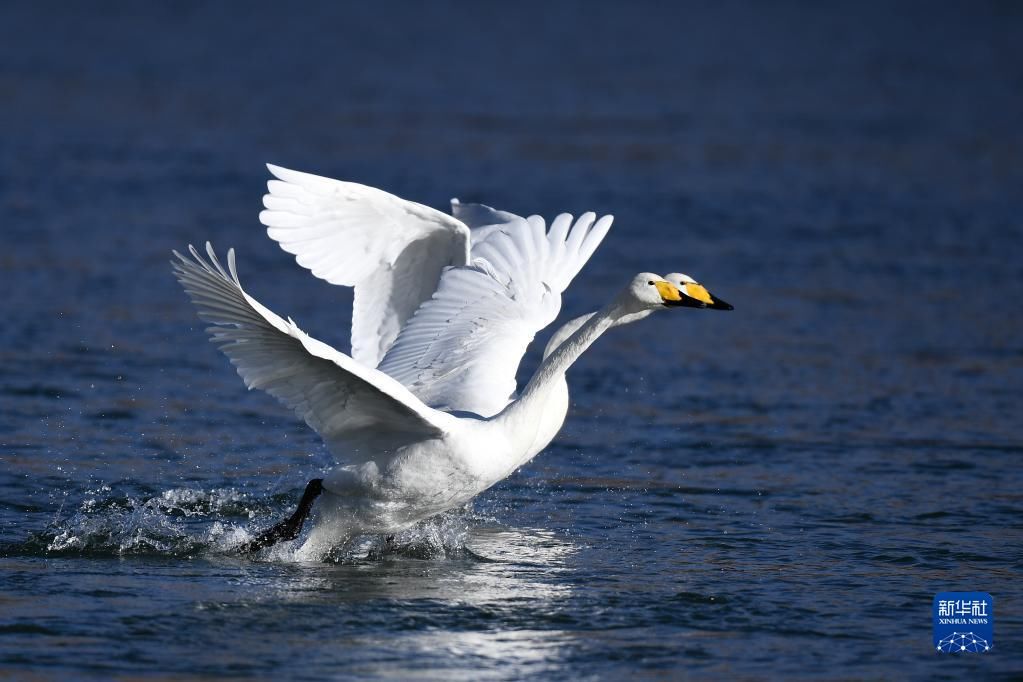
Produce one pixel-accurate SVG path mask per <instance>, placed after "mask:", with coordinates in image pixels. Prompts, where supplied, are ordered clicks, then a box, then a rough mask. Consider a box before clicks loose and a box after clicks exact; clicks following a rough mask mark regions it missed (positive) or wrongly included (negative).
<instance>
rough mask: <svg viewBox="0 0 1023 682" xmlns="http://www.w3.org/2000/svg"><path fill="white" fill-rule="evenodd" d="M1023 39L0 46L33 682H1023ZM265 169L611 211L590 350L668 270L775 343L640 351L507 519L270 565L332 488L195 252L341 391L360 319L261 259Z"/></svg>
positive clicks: (10, 589) (600, 379)
mask: <svg viewBox="0 0 1023 682" xmlns="http://www.w3.org/2000/svg"><path fill="white" fill-rule="evenodd" d="M1021 34H1023V14H1021V12H1020V9H1019V7H1018V6H1017V5H1015V4H1013V3H993V4H981V3H963V4H962V5H961V6H959V7H958V8H956V7H954V6H942V7H938V6H935V5H931V4H897V5H893V4H890V3H885V4H878V5H868V6H861V5H860V4H855V5H852V4H850V5H846V6H845V8H844V9H841V10H837V9H836V8H831V9H827V8H824V7H823V6H819V5H817V4H816V3H807V4H775V3H771V5H770V7H769V6H768V5H766V4H761V3H748V4H747V3H742V2H739V3H727V4H722V5H720V6H713V7H712V6H711V5H707V4H700V5H693V6H685V5H675V4H670V5H669V4H661V5H653V4H651V5H633V4H626V3H620V4H617V5H612V4H557V5H553V6H552V5H549V4H546V3H543V4H541V3H535V4H534V3H519V4H516V5H515V7H507V8H505V9H504V10H502V11H501V12H500V13H494V12H492V11H491V10H487V9H485V5H481V6H474V5H470V4H454V5H446V4H424V5H422V6H420V5H405V4H384V5H379V6H377V7H376V8H375V9H368V8H365V7H357V6H346V5H343V4H341V3H331V4H324V5H323V6H319V7H307V8H304V9H300V8H298V7H284V6H274V7H272V8H267V9H265V10H263V9H258V8H253V7H251V6H250V5H248V4H246V5H242V4H229V3H217V4H213V5H206V4H201V3H174V4H171V5H167V6H162V7H160V6H147V7H146V8H145V9H143V8H141V7H139V6H135V5H130V4H124V5H117V4H103V5H101V6H91V7H89V8H87V7H86V6H85V5H82V6H80V7H77V8H75V7H68V8H58V7H57V6H56V5H54V6H51V7H50V8H49V10H46V9H39V7H38V6H37V5H35V4H28V3H25V4H19V3H5V4H4V5H3V7H2V9H0V102H2V104H0V123H2V128H3V134H2V139H0V219H2V227H0V234H2V235H3V243H4V248H3V252H2V254H0V277H2V284H3V287H2V288H3V292H4V293H3V296H2V299H0V300H2V302H0V306H2V309H0V312H2V318H3V324H2V325H0V353H2V355H0V359H2V363H0V676H5V675H13V676H17V677H26V678H27V677H29V676H32V675H35V676H40V677H44V678H57V677H61V678H69V679H70V678H75V679H81V678H87V677H92V678H102V679H108V678H112V677H137V676H143V677H154V678H172V679H181V678H192V677H195V678H199V677H211V676H240V677H252V678H271V677H273V678H294V679H321V678H345V677H361V678H395V679H413V678H416V679H438V680H453V679H466V680H470V679H471V680H478V679H522V678H536V679H545V680H548V679H579V678H584V679H620V678H622V677H623V676H625V675H627V674H633V673H634V672H639V673H640V674H641V676H643V677H649V678H655V679H658V678H675V677H686V676H693V677H713V678H718V679H724V678H739V679H742V678H762V677H786V678H789V677H809V678H840V679H847V678H889V679H893V678H900V677H906V676H908V677H917V678H940V677H948V678H958V677H962V676H965V675H973V676H979V677H1006V678H1007V677H1012V676H1014V675H1018V674H1021V673H1023V654H1021V647H1023V617H1021V615H1020V614H1021V603H1023V581H1021V578H1023V571H1021V569H1023V561H1021V545H1023V543H1021V540H1023V533H1021V530H1023V521H1021V519H1023V492H1021V491H1023V472H1021V464H1020V461H1021V460H1020V458H1021V455H1023V427H1021V424H1023V421H1021V417H1020V415H1021V410H1020V407H1021V400H1020V399H1021V396H1023V320H1021V314H1020V304H1019V301H1020V300H1021V299H1023V260H1021V259H1020V253H1021V246H1023V219H1021V216H1023V192H1021V188H1023V162H1021V159H1023V136H1021V132H1020V130H1021V123H1023V51H1021V48H1020V45H1021V43H1020V40H1019V36H1020V35H1021ZM265 161H273V162H275V163H280V164H283V165H287V166H292V167H297V168H303V169H307V170H311V171H314V172H320V173H323V174H327V175H333V176H337V177H344V178H348V179H353V180H358V181H361V182H365V183H367V184H371V185H375V186H380V187H383V188H385V189H387V190H389V191H392V192H395V193H397V194H400V195H402V196H405V197H408V198H412V199H415V200H418V201H421V202H424V203H427V204H430V205H433V206H437V207H442V206H444V205H445V203H446V201H447V199H448V198H449V197H451V196H452V195H457V196H460V197H461V198H462V199H463V200H478V201H485V202H487V203H490V204H493V205H495V206H498V207H503V208H507V209H509V210H512V211H515V212H518V213H523V214H526V213H540V214H542V215H545V216H547V217H553V215H555V214H556V213H557V212H559V211H572V212H575V213H579V212H581V211H584V210H590V209H592V210H595V211H600V212H610V213H614V214H615V215H616V223H615V226H614V228H612V231H611V233H610V235H609V237H608V239H607V240H606V241H605V242H604V245H603V246H602V248H601V249H600V251H599V252H598V253H597V255H596V256H595V258H594V259H593V261H592V262H591V263H590V264H589V266H588V267H587V268H586V269H585V270H584V271H583V274H582V275H581V276H580V277H579V278H578V279H577V280H576V282H575V283H574V285H573V287H572V288H571V289H570V291H569V293H568V295H567V297H566V299H565V308H564V315H565V316H566V317H568V316H572V315H576V314H580V313H582V312H586V311H588V310H592V309H594V308H596V307H598V306H600V305H602V304H603V303H604V302H605V301H607V300H608V299H609V298H610V297H611V296H612V295H613V294H614V293H615V292H616V290H617V289H618V288H619V287H621V286H622V285H623V284H624V283H625V282H626V281H627V280H628V278H629V277H630V276H631V275H632V274H633V273H634V272H637V271H642V270H652V271H659V272H670V271H678V270H681V271H683V272H689V273H691V274H693V275H695V276H697V277H698V278H700V279H701V280H702V281H704V282H705V283H706V284H707V285H708V286H709V287H710V288H711V289H712V290H713V291H715V292H716V293H718V294H719V295H720V296H722V297H723V298H725V299H726V300H728V301H730V302H731V303H733V304H734V305H735V307H736V310H735V311H734V312H732V313H727V314H725V313H711V312H701V311H692V310H684V311H678V312H677V313H676V314H670V315H669V314H663V315H658V316H654V317H653V318H651V319H650V320H648V321H645V322H643V323H641V324H638V325H635V326H633V327H630V328H627V329H621V330H616V331H614V332H611V333H609V334H608V335H607V336H606V337H605V338H602V339H601V340H600V341H599V342H598V343H597V344H596V345H595V346H594V347H593V348H592V349H591V351H590V352H588V353H587V354H586V355H585V356H584V357H583V359H582V360H580V362H579V363H578V364H577V366H576V367H575V368H573V370H572V372H571V373H570V375H569V379H570V385H571V387H572V401H573V407H572V411H571V413H570V417H569V420H568V422H567V424H566V426H565V428H564V430H563V432H562V434H561V436H560V437H559V438H558V439H557V440H556V442H555V443H554V444H552V446H551V447H550V448H548V450H547V451H545V452H544V453H542V454H541V455H540V456H539V457H537V459H536V460H534V461H533V462H532V463H530V464H529V465H528V466H526V467H524V468H523V469H522V470H521V471H519V472H517V473H516V474H515V475H514V476H512V477H511V478H509V479H508V480H506V481H505V482H503V483H501V484H500V485H498V486H497V487H495V488H494V489H493V490H491V491H488V492H487V493H486V494H484V495H483V496H481V497H480V498H479V499H477V500H476V501H475V502H474V503H473V504H472V506H471V507H470V508H467V509H462V510H457V511H455V512H452V513H450V514H448V515H446V516H444V517H442V518H439V519H435V520H433V521H431V522H429V523H426V524H424V525H422V526H421V527H418V528H415V529H413V530H410V531H407V532H405V533H403V534H401V535H399V536H398V537H397V538H395V540H394V542H392V543H387V542H386V541H385V540H384V539H383V538H379V537H363V538H359V539H358V540H357V541H356V542H354V543H353V544H352V545H351V546H349V547H346V548H344V549H342V550H339V551H338V552H336V554H335V555H334V556H332V557H331V560H330V561H327V562H324V563H320V564H301V563H294V562H288V561H283V560H273V559H258V560H253V559H250V558H245V557H241V556H239V555H237V553H236V552H234V551H233V548H234V547H236V546H237V545H238V544H239V543H240V542H242V541H244V540H245V539H247V538H249V537H251V535H252V533H253V532H255V531H258V530H259V529H261V528H263V527H265V526H266V525H267V524H269V523H271V522H273V521H276V520H277V519H278V518H280V517H281V516H282V514H285V513H288V512H289V511H290V509H291V508H292V506H293V505H294V502H295V500H296V499H297V497H298V496H299V494H300V493H301V490H302V487H303V486H304V484H305V482H306V481H307V480H309V479H310V478H313V477H315V476H317V475H318V474H320V473H322V472H323V471H324V470H325V469H326V468H327V467H329V466H330V464H331V459H330V457H329V456H328V454H327V453H326V451H325V449H324V448H323V447H322V445H321V444H320V443H319V441H318V440H317V438H316V437H315V435H314V434H312V433H311V432H310V431H309V430H308V429H307V428H306V427H305V426H304V425H303V424H301V423H299V422H298V421H297V420H296V419H295V418H293V417H292V416H291V415H290V414H289V413H288V412H287V411H286V410H285V409H283V408H281V407H279V406H278V405H277V404H276V403H275V402H274V401H273V400H272V399H271V398H269V397H267V396H265V395H262V394H259V393H249V392H246V391H245V390H244V387H243V385H242V383H241V381H240V380H239V379H238V377H237V376H236V374H235V373H234V371H233V369H232V368H231V367H230V365H229V363H228V362H227V361H226V360H225V359H224V358H223V357H222V356H220V355H219V354H218V353H217V351H216V350H215V349H214V348H213V346H212V345H211V344H209V343H208V342H207V341H206V339H205V336H204V334H203V332H202V325H201V324H200V323H199V322H198V321H197V320H196V318H195V317H194V314H193V311H192V309H191V307H190V305H189V304H188V302H187V301H186V299H185V296H184V295H183V294H182V292H181V291H180V290H179V288H178V286H177V284H176V282H175V281H174V280H173V278H172V277H171V275H170V272H169V267H168V265H167V261H168V259H169V254H170V250H171V249H172V248H179V249H180V248H181V247H182V246H184V245H186V244H187V243H189V242H194V243H200V242H202V241H204V240H206V239H211V240H213V242H214V243H215V244H216V245H217V246H218V248H220V249H222V250H223V249H226V248H227V247H228V246H234V247H236V248H237V250H238V260H239V267H240V271H241V276H242V279H243V281H244V282H246V284H247V288H248V289H249V291H250V292H251V293H253V295H255V296H256V297H258V298H259V299H260V300H261V301H262V302H264V303H265V304H267V305H268V306H269V307H271V308H273V309H274V310H276V311H277V312H279V313H282V314H286V315H291V316H292V317H294V318H295V320H296V321H298V322H299V324H301V325H302V326H303V328H305V329H307V330H309V331H310V332H312V333H314V334H315V335H317V336H319V337H320V338H322V339H324V340H326V341H328V342H330V343H333V344H335V345H337V346H339V347H341V348H345V347H347V334H348V320H349V319H350V309H351V308H350V298H349V297H348V296H347V294H346V292H344V291H343V290H339V289H336V288H332V287H330V286H328V285H326V284H324V283H321V282H318V281H316V280H315V279H313V278H312V277H310V276H309V275H308V274H307V273H305V272H304V271H303V270H301V269H300V268H299V267H298V266H296V265H295V264H294V262H293V261H292V260H291V259H290V257H289V256H287V254H284V253H283V252H280V251H279V250H278V249H277V247H276V246H275V245H274V244H273V243H272V242H270V240H269V239H267V238H266V236H265V234H264V232H263V230H262V228H261V227H260V225H259V224H258V221H257V219H256V214H257V211H258V209H259V197H260V196H261V194H262V192H263V182H264V181H265V178H266V173H265V172H264V170H263V168H262V166H261V164H262V163H263V162H265ZM541 348H542V345H541ZM535 353H536V352H535V350H534V351H533V352H531V354H530V355H529V356H528V357H527V360H526V362H525V363H524V372H526V373H528V371H529V370H530V369H531V368H532V367H534V366H535V364H536V360H537V357H536V354H535ZM942 590H983V591H987V592H990V593H991V594H992V595H994V597H995V600H996V605H995V616H996V620H995V648H994V650H993V651H992V652H990V653H989V654H985V655H978V656H973V657H965V656H964V657H954V656H940V655H936V654H935V653H934V652H933V650H932V647H931V640H930V637H931V632H930V628H931V621H930V619H931V613H930V609H931V600H932V598H933V596H934V594H935V593H936V592H938V591H942Z"/></svg>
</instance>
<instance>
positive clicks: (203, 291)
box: [172, 243, 451, 468]
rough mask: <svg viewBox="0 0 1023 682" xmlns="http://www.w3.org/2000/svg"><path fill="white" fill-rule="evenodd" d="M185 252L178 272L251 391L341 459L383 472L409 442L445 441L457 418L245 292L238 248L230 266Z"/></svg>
mask: <svg viewBox="0 0 1023 682" xmlns="http://www.w3.org/2000/svg"><path fill="white" fill-rule="evenodd" d="M189 249H190V251H191V254H192V258H191V259H190V258H186V257H185V256H182V255H181V254H179V253H178V252H176V251H175V252H174V254H175V255H176V256H177V257H178V260H179V261H180V262H172V265H173V267H174V272H175V275H176V276H177V278H178V280H179V281H180V282H181V284H182V286H183V287H184V288H185V291H187V292H188V294H189V296H190V297H191V299H192V302H193V303H194V304H195V306H196V308H197V309H198V312H199V317H200V318H201V319H203V320H204V321H206V322H209V323H211V325H212V326H211V327H209V328H208V329H207V331H208V332H209V333H210V335H211V340H212V341H213V342H214V343H216V344H218V345H219V346H220V349H221V350H222V351H223V352H224V354H225V355H227V356H228V358H230V360H231V362H232V364H234V365H235V367H236V368H237V370H238V374H239V375H240V376H241V377H242V379H243V380H244V381H245V384H246V386H248V387H249V388H250V389H252V388H259V389H262V390H264V391H266V392H267V393H269V394H270V395H272V396H274V397H275V398H277V399H278V400H279V401H281V402H282V403H284V404H285V405H287V406H288V407H290V408H292V409H293V410H294V411H295V413H296V414H298V416H300V417H302V418H303V419H304V420H305V421H306V423H307V424H309V426H310V427H312V428H313V429H314V430H315V431H316V432H317V433H318V434H320V436H321V437H322V438H323V440H324V441H325V442H326V443H327V445H328V446H329V447H330V448H331V450H332V451H333V452H334V454H336V455H337V456H338V457H339V458H342V459H344V460H347V461H348V462H351V463H360V462H365V461H370V460H373V461H375V462H377V464H378V465H379V466H380V467H381V468H383V467H384V466H386V463H387V455H388V454H390V453H393V451H394V450H395V449H396V448H398V447H401V446H402V445H405V444H409V443H414V442H420V441H422V440H425V439H429V438H441V437H443V436H444V435H445V433H446V432H447V429H448V427H449V426H450V423H449V422H450V420H451V418H450V417H449V416H448V415H445V414H443V413H439V412H436V411H434V410H431V409H430V408H428V407H427V406H426V405H424V404H423V403H422V402H421V401H420V400H419V399H418V398H416V397H415V396H414V395H413V394H412V393H410V392H409V390H408V389H406V388H405V387H404V386H402V385H401V384H400V383H398V382H397V381H395V380H394V379H392V378H391V377H389V376H387V375H386V374H383V373H382V372H379V371H377V370H375V369H371V368H368V367H363V366H361V365H359V363H357V362H356V361H355V360H353V359H352V358H350V357H348V356H347V355H345V354H344V353H341V352H339V351H337V350H335V349H333V348H331V347H330V346H328V345H327V344H325V343H322V342H321V341H317V340H316V339H314V338H312V337H310V336H309V335H307V334H306V333H305V332H303V331H302V330H300V329H299V328H298V326H297V325H295V323H294V322H292V321H291V320H290V319H289V320H288V321H285V320H283V319H281V318H280V317H279V316H277V315H275V314H274V313H273V312H271V311H270V310H268V309H267V308H265V307H264V306H262V305H261V304H260V303H259V302H258V301H256V300H255V299H254V298H252V297H251V296H249V295H248V294H247V293H245V290H244V289H242V286H241V283H240V282H239V280H238V273H237V269H236V267H235V259H234V249H231V250H230V251H228V255H227V258H228V261H227V262H228V268H229V271H230V272H227V271H225V270H224V268H223V266H221V265H220V263H219V262H218V261H217V258H216V255H215V254H214V252H213V248H212V247H211V246H210V244H209V243H207V244H206V251H207V253H208V254H209V258H210V262H207V261H206V260H205V259H204V258H202V256H200V255H199V253H198V252H197V251H196V250H195V248H193V247H189Z"/></svg>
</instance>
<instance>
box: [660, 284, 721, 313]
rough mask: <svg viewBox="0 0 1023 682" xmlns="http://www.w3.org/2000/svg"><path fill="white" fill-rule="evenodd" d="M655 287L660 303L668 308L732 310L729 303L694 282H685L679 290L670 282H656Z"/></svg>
mask: <svg viewBox="0 0 1023 682" xmlns="http://www.w3.org/2000/svg"><path fill="white" fill-rule="evenodd" d="M656 286H657V291H658V293H660V294H661V303H663V304H664V305H665V306H667V307H669V308H710V309H711V310H733V307H732V305H731V304H730V303H725V302H724V301H722V300H721V299H720V298H715V297H714V296H711V294H710V292H709V291H707V290H706V289H705V288H704V287H703V286H701V285H699V284H697V283H696V282H686V283H684V284H683V285H682V288H681V289H680V288H678V287H676V286H675V285H674V284H672V283H670V282H657V283H656Z"/></svg>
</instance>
